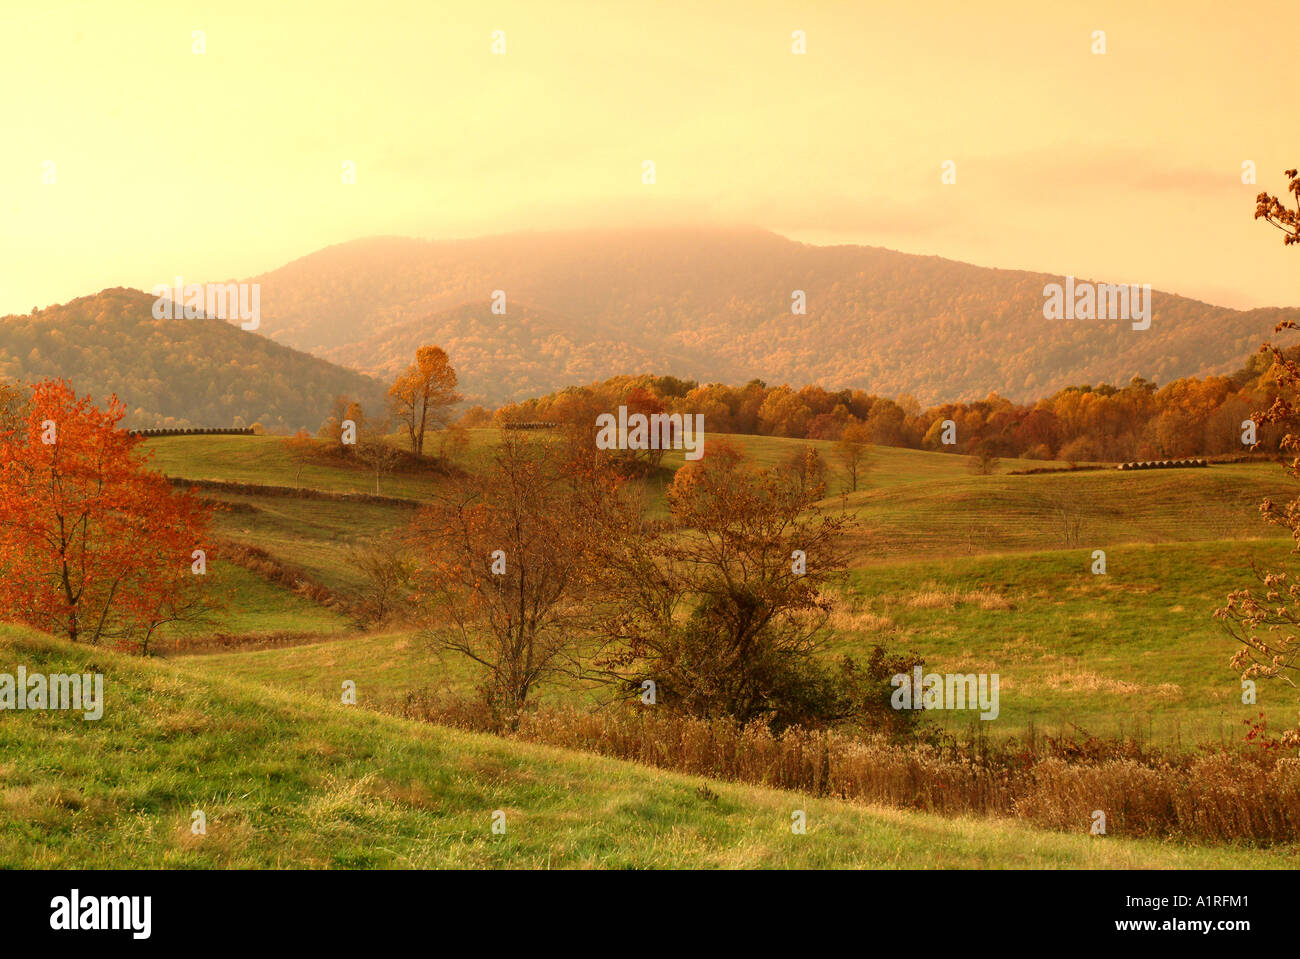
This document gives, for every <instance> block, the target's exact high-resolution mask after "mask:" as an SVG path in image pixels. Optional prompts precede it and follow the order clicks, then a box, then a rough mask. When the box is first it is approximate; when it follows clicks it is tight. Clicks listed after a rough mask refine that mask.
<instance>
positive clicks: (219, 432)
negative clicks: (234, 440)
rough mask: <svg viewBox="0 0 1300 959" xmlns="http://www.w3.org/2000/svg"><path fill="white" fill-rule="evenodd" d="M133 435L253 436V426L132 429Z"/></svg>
mask: <svg viewBox="0 0 1300 959" xmlns="http://www.w3.org/2000/svg"><path fill="white" fill-rule="evenodd" d="M130 432H131V435H132V436H252V435H253V428H252V427H251V426H247V427H234V426H228V427H220V426H212V427H198V428H196V429H183V430H131V431H130Z"/></svg>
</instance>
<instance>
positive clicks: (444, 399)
mask: <svg viewBox="0 0 1300 959" xmlns="http://www.w3.org/2000/svg"><path fill="white" fill-rule="evenodd" d="M456 383H457V378H456V371H455V370H454V369H453V368H452V365H451V361H450V360H449V359H448V358H447V354H446V352H445V351H444V350H443V349H442V348H441V347H438V346H422V347H420V348H419V349H418V350H416V351H415V362H414V363H412V364H411V365H410V366H408V367H407V368H406V372H404V373H403V374H402V375H401V376H399V377H398V378H397V382H395V383H394V384H393V385H392V386H391V387H390V388H389V390H388V395H389V397H390V399H391V401H392V405H393V413H394V414H395V415H396V416H397V418H398V420H400V421H401V423H402V425H403V426H405V427H406V433H407V435H408V436H409V437H410V439H411V452H412V453H414V454H415V455H416V456H423V455H424V434H425V432H426V431H427V430H429V429H430V428H435V427H436V428H439V429H440V428H442V427H443V426H445V425H446V424H447V420H448V418H449V416H450V413H451V408H452V407H453V406H455V405H456V404H457V403H459V402H460V401H461V395H460V394H459V393H457V392H456Z"/></svg>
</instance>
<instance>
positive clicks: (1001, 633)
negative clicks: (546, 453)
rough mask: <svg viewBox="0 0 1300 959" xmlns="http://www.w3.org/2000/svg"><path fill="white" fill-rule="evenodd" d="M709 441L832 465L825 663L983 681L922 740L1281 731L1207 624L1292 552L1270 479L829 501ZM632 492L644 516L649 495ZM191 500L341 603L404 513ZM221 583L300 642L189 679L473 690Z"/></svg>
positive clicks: (1028, 479)
mask: <svg viewBox="0 0 1300 959" xmlns="http://www.w3.org/2000/svg"><path fill="white" fill-rule="evenodd" d="M492 439H493V431H491V430H476V431H473V446H472V448H471V449H472V450H478V451H480V452H481V450H482V449H484V448H486V447H487V445H488V444H490V443H491V442H492ZM236 440H242V441H246V442H247V443H248V445H247V446H246V447H245V448H244V449H243V450H241V451H239V455H238V456H234V455H233V454H231V453H230V452H229V450H228V449H227V447H228V446H229V445H230V443H231V442H232V441H236ZM727 440H728V441H729V442H733V443H734V444H735V445H736V446H738V447H739V448H741V449H742V450H743V451H744V452H745V454H746V456H748V457H750V458H752V459H753V460H755V461H756V462H758V463H760V464H763V465H769V466H770V465H775V464H776V463H778V462H780V461H781V460H783V459H785V458H787V457H788V456H790V454H791V453H792V452H797V451H799V450H800V449H802V448H803V447H805V446H807V445H812V446H814V447H815V448H818V449H819V452H820V453H821V454H822V456H823V457H824V458H825V459H826V460H827V461H828V465H830V466H831V475H830V478H829V479H830V482H829V483H828V487H829V490H828V492H829V495H828V496H827V498H826V500H825V501H824V502H823V504H822V505H823V507H824V508H826V509H828V510H832V511H834V510H841V509H844V510H848V511H849V512H851V513H852V514H853V515H854V518H855V520H856V522H857V532H856V533H855V534H854V535H853V537H852V543H851V545H852V560H851V566H852V569H851V571H850V577H849V582H848V584H847V588H846V589H845V590H844V592H843V595H842V596H841V597H840V601H839V608H838V609H837V611H836V612H835V614H834V615H833V617H832V620H831V625H832V627H833V628H834V631H835V639H834V641H833V643H832V644H831V646H830V650H829V651H830V652H833V653H848V654H850V655H853V654H861V653H862V651H863V650H865V649H866V648H867V647H868V646H870V645H871V644H876V643H880V644H883V645H885V646H886V648H890V649H899V650H907V651H914V652H916V653H918V654H919V655H920V656H922V657H923V658H924V660H925V663H926V668H927V669H931V670H937V671H940V672H976V673H980V672H984V673H988V672H997V673H999V675H1000V682H1001V712H1000V716H999V718H998V720H997V721H995V722H988V723H981V722H980V721H979V720H977V719H974V718H973V716H972V714H970V713H961V712H957V711H935V712H933V713H930V714H927V716H926V717H925V720H924V721H925V722H927V723H934V724H937V725H940V726H943V727H945V728H949V729H953V730H957V729H964V728H967V727H972V724H975V727H972V728H976V727H978V726H980V725H982V726H985V727H987V729H985V730H981V732H983V733H984V734H985V735H989V736H994V737H1011V736H1023V735H1025V734H1026V733H1027V732H1029V731H1031V730H1035V731H1038V732H1044V733H1049V734H1068V733H1070V732H1071V731H1084V732H1086V733H1089V734H1092V735H1097V736H1111V735H1124V736H1135V737H1138V738H1141V739H1143V740H1146V741H1151V742H1157V743H1162V744H1169V745H1178V746H1187V747H1192V746H1195V745H1196V744H1198V743H1231V742H1234V741H1238V740H1240V738H1241V736H1242V735H1243V734H1244V725H1245V721H1246V720H1250V719H1254V718H1256V717H1257V716H1258V713H1259V712H1260V711H1261V710H1263V711H1264V712H1265V714H1266V715H1269V714H1270V713H1271V712H1272V711H1273V710H1276V711H1277V714H1276V715H1277V719H1276V720H1275V721H1274V723H1275V725H1277V724H1279V723H1283V722H1285V721H1287V720H1288V719H1289V718H1290V716H1289V714H1290V712H1292V711H1293V710H1292V705H1291V700H1290V699H1289V698H1288V697H1287V695H1286V693H1285V691H1284V690H1283V689H1282V688H1280V687H1274V686H1270V685H1269V684H1261V686H1260V689H1259V703H1258V706H1257V707H1254V706H1246V705H1243V704H1242V702H1241V695H1240V694H1241V686H1240V682H1239V680H1238V677H1237V675H1236V674H1235V673H1234V672H1233V671H1232V670H1231V669H1229V668H1228V665H1227V663H1228V659H1229V658H1230V656H1231V655H1232V652H1233V649H1234V645H1233V643H1232V642H1231V641H1230V640H1229V638H1228V637H1227V636H1226V635H1225V634H1224V633H1223V631H1222V629H1221V628H1220V626H1219V625H1218V624H1217V623H1216V621H1214V620H1213V618H1212V614H1213V612H1214V610H1215V608H1216V607H1217V606H1219V605H1221V603H1222V600H1223V599H1224V597H1225V596H1226V595H1227V593H1228V592H1229V591H1230V590H1232V589H1234V588H1237V587H1240V586H1243V585H1246V584H1248V583H1250V582H1251V564H1252V563H1257V564H1261V565H1270V564H1276V563H1278V562H1281V561H1283V560H1284V559H1285V558H1286V556H1287V555H1288V553H1289V551H1290V549H1291V544H1290V541H1289V539H1287V538H1285V537H1284V536H1282V535H1280V534H1279V533H1278V531H1277V530H1276V529H1274V528H1272V527H1269V526H1268V525H1266V524H1265V523H1263V521H1262V520H1261V519H1260V518H1259V515H1258V504H1259V502H1260V501H1261V500H1262V499H1264V498H1265V497H1268V496H1271V497H1274V498H1280V497H1283V496H1285V495H1287V493H1288V487H1289V485H1290V483H1291V481H1289V480H1288V479H1287V477H1285V476H1284V475H1283V473H1282V470H1281V468H1280V467H1279V466H1277V465H1276V464H1271V463H1237V464H1227V465H1214V466H1211V467H1209V468H1206V469H1197V470H1177V471H1174V470H1170V471H1149V472H1136V473H1133V472H1120V471H1117V470H1113V469H1104V470H1097V471H1090V472H1068V471H1061V472H1058V473H1048V474H1036V475H1008V474H1007V473H1006V472H998V473H996V474H993V475H975V474H973V473H972V472H971V471H970V469H969V468H968V462H967V458H966V457H963V456H956V455H951V454H941V453H931V452H923V451H917V450H907V449H898V448H889V447H883V448H875V449H873V450H872V452H871V459H870V466H869V470H868V473H867V476H866V479H865V481H864V482H863V483H861V484H860V487H861V488H860V489H859V490H858V491H857V492H849V491H846V490H844V489H843V488H842V485H843V478H842V476H840V475H837V474H838V471H837V470H836V469H835V468H834V461H833V451H832V449H831V444H829V443H822V442H819V441H807V440H788V439H780V438H772V437H754V436H735V437H727ZM395 441H396V438H394V442H395ZM149 447H150V449H151V450H153V451H154V452H155V458H154V462H155V465H162V464H164V463H165V464H170V465H169V468H170V469H171V470H174V471H175V472H174V475H178V476H185V477H187V478H217V479H226V478H229V479H238V480H240V481H243V482H252V483H274V484H278V483H282V482H283V481H284V480H285V476H284V474H283V471H284V470H286V469H288V468H290V464H288V462H287V460H286V459H285V458H284V454H283V450H282V447H281V444H279V442H278V441H276V440H274V439H272V438H266V437H177V438H163V439H158V440H152V441H150V443H149ZM680 455H681V454H680V453H675V454H673V453H670V454H669V455H668V456H666V457H665V463H664V466H665V472H667V471H670V470H672V469H673V468H675V467H676V466H680ZM674 458H676V462H675V461H674ZM227 461H229V462H230V464H231V465H230V466H229V468H228V470H227V468H226V466H225V464H226V462H227ZM1032 465H1038V466H1041V465H1042V464H1041V463H1038V464H1033V463H1031V461H1024V462H1016V461H1008V462H1004V463H1003V464H1002V465H1001V468H1002V470H1009V469H1011V468H1017V469H1024V468H1029V467H1030V466H1032ZM288 479H290V480H292V476H289V477H288ZM302 482H303V485H304V486H309V487H312V488H319V489H326V490H330V491H335V492H339V491H347V490H349V489H358V490H360V489H364V486H365V479H364V475H363V471H361V470H351V471H350V470H348V469H347V467H346V466H338V465H332V464H327V465H323V466H319V467H317V466H315V465H314V464H313V466H309V467H308V468H307V469H306V470H304V474H303V478H302ZM413 482H415V481H413ZM418 482H419V484H423V485H422V486H417V487H413V488H412V489H411V490H409V491H411V492H416V493H419V492H421V491H423V492H424V493H425V494H426V495H427V494H428V493H429V492H430V491H432V490H433V489H434V488H436V484H437V482H438V479H437V478H436V477H430V478H420V479H419V481H418ZM645 482H646V485H647V497H648V499H649V500H650V501H651V504H652V508H655V505H656V501H657V499H658V497H660V496H661V488H662V483H663V480H662V478H661V477H660V476H657V475H656V476H652V477H651V478H650V479H648V480H646V481H645ZM207 495H216V496H217V497H218V498H219V499H221V500H222V501H224V502H227V503H230V504H231V505H232V507H233V508H232V509H231V510H230V511H228V512H225V513H222V514H219V516H218V521H217V529H218V532H219V533H220V535H222V536H224V537H226V538H228V539H229V540H231V541H234V542H242V543H247V544H250V545H256V546H258V547H260V548H261V549H264V550H266V551H267V552H268V553H270V554H271V555H273V556H274V557H275V558H277V559H278V560H280V561H282V562H284V563H285V564H287V565H289V566H291V567H293V568H295V569H297V570H301V571H303V572H304V574H306V575H307V576H308V577H310V578H311V580H312V581H314V582H319V583H322V584H324V585H326V586H329V587H330V588H332V589H336V590H343V591H346V590H347V589H350V588H354V587H356V586H357V585H358V584H359V573H358V572H357V569H356V567H355V565H354V563H353V561H352V560H353V556H352V551H353V550H355V549H356V548H358V547H359V546H360V545H362V544H363V543H364V542H365V541H366V540H367V539H369V538H371V537H373V536H375V535H379V534H384V533H390V532H393V531H396V530H399V529H401V527H402V526H403V524H404V523H406V522H407V521H408V520H409V518H410V516H411V513H412V511H411V510H409V509H407V508H404V507H395V506H388V505H382V504H370V503H344V502H335V501H328V500H311V499H295V498H292V497H283V496H274V497H272V496H256V495H236V494H207ZM658 505H661V504H658ZM1071 543H1072V545H1071ZM1098 549H1100V550H1103V551H1104V552H1105V554H1106V573H1105V574H1104V575H1097V574H1094V573H1093V572H1092V571H1091V570H1092V567H1093V564H1094V559H1093V554H1094V550H1098ZM237 573H238V574H239V575H240V584H239V587H238V589H237V590H236V593H235V599H234V600H232V602H231V603H229V604H228V605H229V608H230V613H229V619H228V620H227V621H225V622H221V623H220V624H219V627H218V628H219V629H220V631H221V632H223V633H227V634H235V635H246V636H247V637H249V639H250V640H252V639H255V638H256V637H258V636H266V635H273V634H277V633H280V632H283V631H286V630H292V631H294V632H295V633H297V634H300V639H299V640H298V641H296V642H295V643H294V644H293V645H292V646H286V647H285V648H272V649H266V648H250V649H249V650H247V651H228V650H227V651H220V652H215V653H211V655H203V656H202V657H201V659H202V663H201V664H200V663H196V666H197V665H201V666H202V667H204V668H210V669H212V670H215V671H216V672H218V673H222V674H227V675H233V676H238V677H242V678H249V679H254V680H257V681H260V682H263V683H270V684H273V685H277V686H281V687H287V688H291V689H294V690H298V691H302V692H307V693H311V694H313V695H319V696H322V697H332V696H336V695H337V694H336V690H337V688H338V682H339V681H340V680H341V679H342V678H351V679H353V680H354V681H356V682H357V683H358V689H359V694H361V695H364V696H365V697H366V698H367V699H368V700H369V701H370V702H372V703H391V702H393V701H395V700H397V699H400V698H401V697H402V696H404V695H405V694H407V693H409V692H412V691H416V690H421V689H430V688H433V689H438V690H440V691H446V692H453V693H468V692H470V691H471V689H472V686H473V680H474V674H473V672H472V671H471V670H470V669H469V668H468V667H466V665H465V664H464V663H462V662H459V661H457V660H454V659H452V660H447V659H441V658H439V657H437V656H435V655H434V653H433V652H432V650H431V648H430V645H429V643H428V642H427V641H426V640H425V639H424V638H423V637H422V636H421V635H420V633H419V632H418V631H417V630H415V629H411V628H401V627H398V628H389V629H383V630H377V631H376V630H362V629H358V628H356V627H355V626H353V627H349V624H348V621H347V617H346V616H344V615H343V614H342V613H340V612H339V611H337V610H326V609H320V608H319V607H317V608H315V609H313V610H311V611H310V612H307V610H308V609H310V604H308V603H306V601H305V600H304V599H303V598H302V597H301V596H300V595H295V594H294V593H293V592H291V591H289V590H285V589H282V588H279V587H276V586H274V585H272V584H268V583H265V582H262V583H258V582H256V577H251V576H249V574H247V573H246V571H242V570H240V571H237ZM277 597H278V599H277ZM245 600H247V602H245ZM313 634H314V635H315V637H316V638H317V639H318V640H319V641H318V642H312V641H311V639H312V636H313ZM199 645H200V648H204V649H206V647H203V646H202V644H199ZM253 645H256V644H253ZM176 652H177V653H183V652H184V644H180V645H179V648H178V649H177V650H176ZM591 695H592V693H591V691H590V690H589V689H584V688H583V687H581V686H574V685H571V684H566V685H564V686H558V685H557V686H552V687H548V688H545V689H543V690H542V693H541V701H543V702H550V703H556V704H568V703H575V702H586V701H589V699H590V697H591Z"/></svg>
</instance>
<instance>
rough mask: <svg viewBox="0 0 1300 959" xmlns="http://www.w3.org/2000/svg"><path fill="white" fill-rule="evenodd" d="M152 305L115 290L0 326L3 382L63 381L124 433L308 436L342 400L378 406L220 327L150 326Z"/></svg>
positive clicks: (340, 382) (317, 366) (345, 375)
mask: <svg viewBox="0 0 1300 959" xmlns="http://www.w3.org/2000/svg"><path fill="white" fill-rule="evenodd" d="M153 303H154V298H153V297H152V296H151V295H149V294H147V293H142V292H140V291H139V290H129V289H123V288H116V289H110V290H104V291H103V292H101V293H97V294H95V295H93V296H83V297H80V298H78V299H75V300H72V301H70V302H68V303H64V304H62V305H59V306H51V307H48V308H46V309H44V310H39V311H37V312H35V313H32V314H28V315H13V316H5V317H0V379H14V380H23V381H28V382H30V381H34V380H39V379H43V378H45V377H62V378H64V379H66V380H68V381H69V382H70V383H71V384H72V386H73V388H74V389H75V390H77V392H78V393H89V394H90V395H91V396H93V397H94V398H95V400H96V402H99V403H101V404H102V403H103V402H104V401H106V400H107V399H108V397H109V395H110V394H112V393H116V394H117V396H118V398H119V399H121V400H122V401H123V402H124V403H125V404H126V410H127V416H126V420H125V425H127V426H129V427H137V428H142V427H159V426H178V427H196V426H223V427H224V426H232V425H235V424H236V420H237V419H238V420H240V421H242V423H243V424H244V425H249V426H251V425H252V424H253V423H255V422H261V423H262V425H263V426H265V427H267V428H268V429H277V428H279V429H290V430H293V429H297V428H298V427H306V428H308V429H310V430H312V431H313V432H314V431H315V430H316V428H317V427H318V426H320V424H321V422H322V421H323V420H324V419H325V418H326V417H327V416H328V415H329V411H330V407H331V403H332V401H333V398H334V397H335V396H336V395H338V394H342V393H345V394H348V395H350V396H352V397H355V398H358V399H360V400H361V402H362V403H363V404H365V405H366V408H367V409H368V410H370V409H373V410H374V411H375V412H379V411H380V410H381V409H382V407H383V402H384V389H383V386H382V385H381V384H380V383H378V382H376V381H375V380H373V379H371V378H370V377H368V376H365V375H363V374H361V373H358V372H356V371H355V370H348V369H342V368H341V367H338V366H335V365H334V364H332V363H329V362H327V361H325V360H322V359H320V358H318V357H314V356H308V355H307V354H305V353H302V352H299V351H297V350H294V349H292V348H290V347H288V346H284V345H282V344H279V343H273V342H271V341H270V340H268V339H266V338H265V337H262V336H258V335H257V334H256V333H252V332H245V331H243V330H241V329H239V327H237V326H234V325H232V324H231V323H227V322H226V321H224V320H219V319H207V318H201V319H190V320H186V319H176V320H170V319H163V320H159V319H155V318H154V317H153V313H152V310H153Z"/></svg>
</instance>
